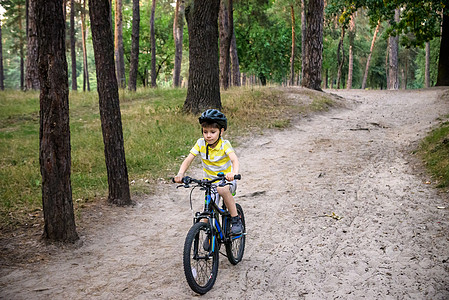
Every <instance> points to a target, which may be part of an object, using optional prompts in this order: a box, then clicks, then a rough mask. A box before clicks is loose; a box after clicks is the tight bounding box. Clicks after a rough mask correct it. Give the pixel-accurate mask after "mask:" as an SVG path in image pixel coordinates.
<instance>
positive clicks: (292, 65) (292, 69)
mask: <svg viewBox="0 0 449 300" xmlns="http://www.w3.org/2000/svg"><path fill="white" fill-rule="evenodd" d="M290 12H291V18H292V54H291V57H290V85H294V83H295V48H296V44H295V36H296V33H295V9H294V8H293V4H291V5H290Z"/></svg>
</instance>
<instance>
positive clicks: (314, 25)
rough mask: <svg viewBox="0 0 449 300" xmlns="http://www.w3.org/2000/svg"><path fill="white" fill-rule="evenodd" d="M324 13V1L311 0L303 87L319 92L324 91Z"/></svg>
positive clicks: (308, 10)
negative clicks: (322, 74) (322, 85)
mask: <svg viewBox="0 0 449 300" xmlns="http://www.w3.org/2000/svg"><path fill="white" fill-rule="evenodd" d="M323 13H324V0H309V3H308V6H307V14H306V15H307V17H306V22H307V33H306V40H305V59H304V77H303V79H302V85H303V86H304V87H306V88H309V89H314V90H317V91H322V90H321V67H322V61H323V22H324V20H323Z"/></svg>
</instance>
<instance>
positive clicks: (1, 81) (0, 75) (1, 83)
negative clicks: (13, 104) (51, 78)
mask: <svg viewBox="0 0 449 300" xmlns="http://www.w3.org/2000/svg"><path fill="white" fill-rule="evenodd" d="M36 48H37V47H36ZM4 74H5V73H4V70H3V38H2V22H1V20H0V90H2V91H3V90H5V75H4ZM38 78H39V77H38Z"/></svg>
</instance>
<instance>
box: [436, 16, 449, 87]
mask: <svg viewBox="0 0 449 300" xmlns="http://www.w3.org/2000/svg"><path fill="white" fill-rule="evenodd" d="M443 13H444V14H443V24H442V25H441V26H442V33H441V44H440V56H439V60H438V77H437V83H436V86H449V55H448V53H449V15H447V13H449V12H448V11H447V8H445V9H444V11H443Z"/></svg>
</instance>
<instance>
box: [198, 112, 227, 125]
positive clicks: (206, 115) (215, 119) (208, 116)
mask: <svg viewBox="0 0 449 300" xmlns="http://www.w3.org/2000/svg"><path fill="white" fill-rule="evenodd" d="M198 121H199V122H200V124H202V123H204V122H206V123H217V124H218V125H219V126H220V127H221V128H224V130H226V129H227V128H228V119H227V118H226V116H225V115H224V114H223V113H222V112H221V111H219V110H217V109H208V110H206V111H205V112H203V113H202V114H201V117H199V118H198Z"/></svg>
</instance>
